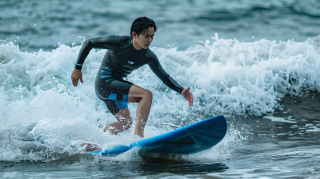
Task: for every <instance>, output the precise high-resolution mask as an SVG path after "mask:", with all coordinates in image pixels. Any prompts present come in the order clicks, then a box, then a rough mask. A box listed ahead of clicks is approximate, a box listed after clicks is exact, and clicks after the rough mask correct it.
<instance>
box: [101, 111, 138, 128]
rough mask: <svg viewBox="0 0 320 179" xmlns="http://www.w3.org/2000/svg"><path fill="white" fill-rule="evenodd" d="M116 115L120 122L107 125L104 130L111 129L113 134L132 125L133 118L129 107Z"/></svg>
mask: <svg viewBox="0 0 320 179" xmlns="http://www.w3.org/2000/svg"><path fill="white" fill-rule="evenodd" d="M114 117H115V118H116V119H117V120H118V122H114V123H111V124H108V125H106V126H105V127H104V129H103V132H106V131H109V132H110V133H111V134H118V133H120V132H122V131H124V130H127V129H129V128H130V127H131V125H132V119H131V116H130V111H129V109H128V108H125V109H123V110H121V111H120V112H119V113H117V114H115V115H114Z"/></svg>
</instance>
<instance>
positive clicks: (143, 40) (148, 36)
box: [133, 27, 154, 49]
mask: <svg viewBox="0 0 320 179" xmlns="http://www.w3.org/2000/svg"><path fill="white" fill-rule="evenodd" d="M153 36H154V28H153V27H149V28H147V29H145V30H144V31H142V32H141V33H140V35H139V36H138V35H136V33H134V35H133V37H134V38H135V39H136V41H137V42H138V44H139V46H140V47H142V48H144V49H147V48H148V47H149V46H150V44H151V42H152V41H153Z"/></svg>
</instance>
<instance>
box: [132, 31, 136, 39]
mask: <svg viewBox="0 0 320 179" xmlns="http://www.w3.org/2000/svg"><path fill="white" fill-rule="evenodd" d="M131 34H132V37H133V38H134V39H135V38H136V35H137V34H136V32H135V31H133V32H132V33H131Z"/></svg>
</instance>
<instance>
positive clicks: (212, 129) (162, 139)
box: [90, 115, 228, 156]
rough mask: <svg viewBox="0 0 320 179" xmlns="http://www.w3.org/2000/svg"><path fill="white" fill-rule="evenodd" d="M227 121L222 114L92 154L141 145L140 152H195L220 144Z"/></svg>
mask: <svg viewBox="0 0 320 179" xmlns="http://www.w3.org/2000/svg"><path fill="white" fill-rule="evenodd" d="M227 128H228V125H227V121H226V119H225V118H224V117H223V116H222V115H219V116H216V117H212V118H208V119H205V120H203V121H199V122H197V123H194V124H191V125H188V126H185V127H183V128H180V129H177V130H174V131H171V132H168V133H165V134H162V135H159V136H155V137H151V138H149V139H145V140H141V141H139V142H134V143H131V144H130V145H128V146H115V147H113V148H111V149H107V150H104V151H94V152H90V154H101V155H107V156H116V155H119V154H121V153H124V152H126V151H128V150H130V149H132V148H133V147H139V148H140V150H139V154H140V155H141V154H142V155H143V154H148V153H153V154H154V153H156V154H193V153H197V152H201V151H203V150H206V149H209V148H211V147H213V146H215V145H216V144H218V143H219V142H220V141H221V140H222V139H223V138H224V136H225V135H226V133H227Z"/></svg>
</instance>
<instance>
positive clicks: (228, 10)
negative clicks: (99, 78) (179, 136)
mask: <svg viewBox="0 0 320 179" xmlns="http://www.w3.org/2000/svg"><path fill="white" fill-rule="evenodd" d="M319 7H320V2H319V1H317V0H308V1H296V0H282V1H279V0H277V1H273V0H269V1H249V0H241V1H225V0H224V1H223V0H216V1H204V0H201V1H135V2H134V3H133V2H131V1H84V0H79V1H30V0H29V1H28V0H27V1H1V2H0V40H1V43H0V122H1V126H0V177H2V178H44V177H46V178H311V179H313V178H319V177H320V173H319V172H320V168H319V164H320V163H319V161H320V160H319V153H320V151H319V149H318V148H319V147H318V144H319V142H320V141H319V132H320V119H319V117H320V107H319V106H320V94H319V92H320V36H319V32H320V11H319ZM144 15H145V16H148V17H151V18H153V19H154V20H155V21H156V23H157V25H158V27H159V30H158V31H157V32H156V36H155V38H154V41H153V43H152V44H151V47H150V48H151V50H152V51H154V52H155V54H156V55H157V56H158V58H159V60H160V63H161V64H162V66H163V68H164V69H165V70H166V71H167V72H168V73H169V74H171V76H172V77H173V78H174V79H175V80H176V81H178V82H179V84H181V85H182V86H183V87H189V86H190V87H191V91H192V93H193V94H194V97H195V98H194V106H193V107H192V108H188V104H187V102H186V101H185V100H184V99H183V98H182V97H181V96H179V95H177V94H176V93H175V92H173V91H171V90H169V89H168V88H167V87H166V86H165V85H163V84H162V83H161V81H160V80H158V79H157V77H156V76H155V75H154V74H153V73H152V71H151V70H150V69H149V68H148V67H147V66H144V67H142V68H141V69H139V70H136V71H134V72H133V73H132V74H131V75H129V76H128V79H129V81H131V82H133V83H135V84H137V85H139V86H141V87H143V88H146V89H148V90H150V91H152V93H153V103H152V109H151V112H150V117H149V119H148V123H147V126H146V129H145V137H146V138H149V137H153V136H157V135H160V134H163V133H166V132H169V131H172V130H175V129H177V128H180V127H183V126H186V125H188V124H192V123H194V122H197V121H199V120H202V119H206V118H208V117H212V116H216V115H220V114H223V115H224V116H225V117H226V119H227V120H228V125H229V129H228V133H227V135H226V137H225V138H224V140H223V141H222V142H221V143H219V144H218V145H217V146H215V147H213V148H212V149H209V150H206V151H204V152H200V153H198V154H194V155H188V156H171V157H169V158H144V157H141V156H139V155H138V151H139V149H137V148H135V149H133V150H130V151H129V152H126V153H124V154H122V155H119V156H117V157H101V156H91V155H87V154H84V153H83V149H82V148H81V147H80V144H81V143H82V142H92V143H96V144H99V145H100V146H101V147H102V148H108V147H110V146H113V145H127V144H130V143H132V142H133V141H135V140H136V139H135V138H134V137H133V132H134V131H133V129H130V130H128V131H125V132H124V133H121V134H119V135H116V136H112V135H109V134H108V133H104V132H102V129H101V128H103V127H104V125H106V124H109V123H112V122H115V120H116V119H115V118H114V117H113V116H112V114H111V113H110V112H109V111H107V109H106V107H105V106H104V103H103V102H101V101H100V100H99V99H98V98H97V97H96V94H95V92H94V79H95V75H96V73H97V71H98V68H99V66H100V63H101V61H102V58H103V56H104V53H105V50H92V51H91V52H90V54H89V56H88V57H87V59H86V62H85V63H84V67H83V70H82V71H83V75H84V76H83V80H84V83H83V84H80V85H79V87H78V88H74V87H73V86H72V83H71V80H70V75H71V72H72V70H73V67H74V64H75V61H76V59H77V56H78V53H79V50H80V48H81V43H83V41H84V40H85V39H89V38H94V37H97V36H105V35H128V34H129V29H130V26H131V23H132V21H133V20H134V19H135V18H136V17H139V16H144ZM136 107H137V105H136V104H129V110H130V112H131V114H132V116H133V119H134V116H135V115H136V112H135V111H136ZM39 139H42V140H39Z"/></svg>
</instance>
